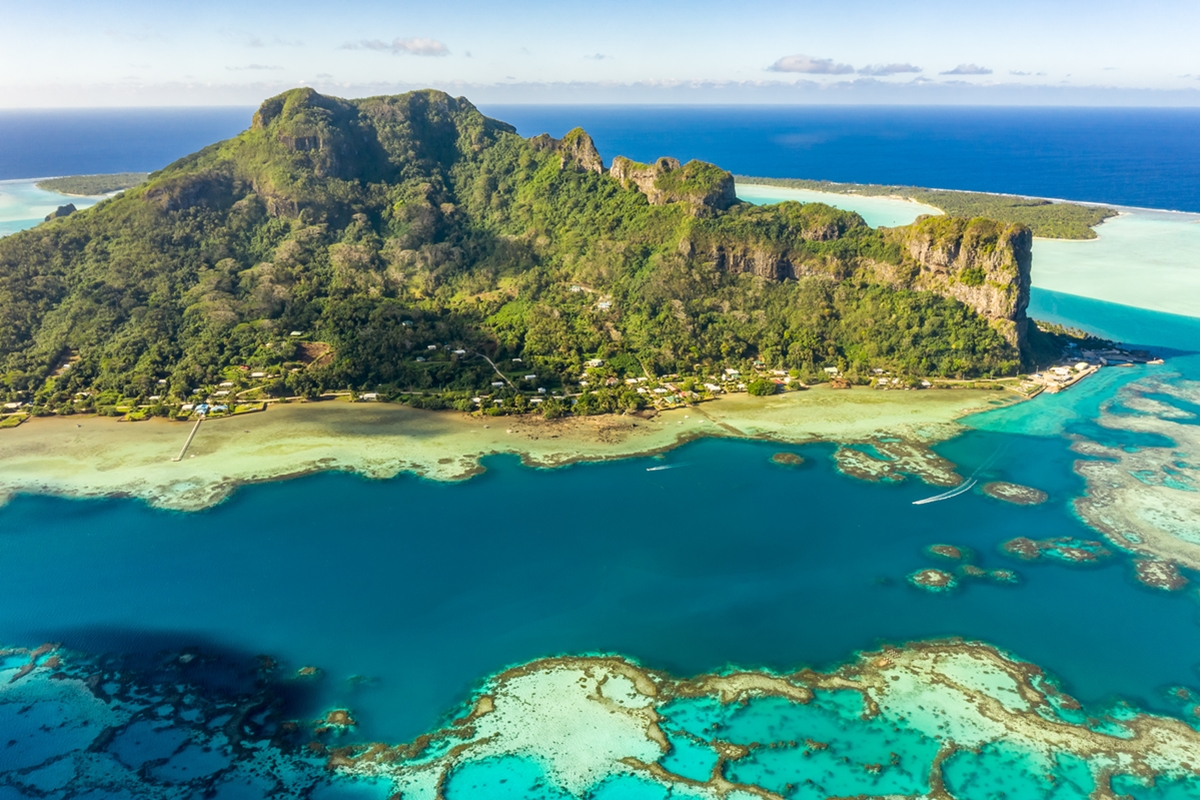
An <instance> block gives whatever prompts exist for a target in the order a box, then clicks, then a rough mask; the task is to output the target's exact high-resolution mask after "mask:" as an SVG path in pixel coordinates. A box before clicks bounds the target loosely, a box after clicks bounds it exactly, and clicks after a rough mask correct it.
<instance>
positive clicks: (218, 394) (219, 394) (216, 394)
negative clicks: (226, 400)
mask: <svg viewBox="0 0 1200 800" xmlns="http://www.w3.org/2000/svg"><path fill="white" fill-rule="evenodd" d="M227 394H229V390H228V389H220V390H219V391H216V392H213V397H225V396H226V395H227Z"/></svg>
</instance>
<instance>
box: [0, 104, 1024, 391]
mask: <svg viewBox="0 0 1200 800" xmlns="http://www.w3.org/2000/svg"><path fill="white" fill-rule="evenodd" d="M1027 230H1028V229H1025V228H1023V227H1022V226H1019V225H1018V226H1012V225H1009V226H1004V225H999V224H996V223H989V222H987V221H984V220H973V221H965V220H963V221H958V222H954V223H952V224H949V226H948V227H947V223H944V222H936V221H930V220H921V221H919V222H918V223H916V224H915V225H914V226H910V227H909V228H904V229H893V230H873V229H871V228H869V227H867V226H866V224H865V223H864V222H863V221H862V218H861V217H859V216H858V215H857V214H853V213H851V212H845V211H839V210H837V209H833V208H831V207H829V206H824V205H821V204H799V203H781V204H779V205H778V206H771V207H754V206H748V205H746V204H743V203H740V202H739V201H737V200H736V197H734V195H733V183H732V176H731V175H730V174H729V173H728V172H726V171H724V170H721V169H720V168H719V167H715V166H713V165H711V164H705V163H704V162H698V161H692V162H688V164H683V165H680V164H679V163H678V162H677V161H674V160H673V159H669V158H664V159H659V160H658V161H657V162H655V164H653V165H639V164H636V162H632V161H629V160H628V159H624V158H623V157H620V156H617V157H615V158H614V159H613V166H612V167H610V168H609V169H605V167H604V163H603V160H602V159H601V157H600V154H599V153H598V152H597V150H596V148H595V145H594V143H593V142H592V140H591V138H590V137H589V136H588V135H587V134H586V132H584V131H582V130H579V129H576V130H573V131H571V132H569V133H568V134H567V135H566V136H564V137H563V138H562V139H561V140H559V139H553V138H552V137H549V136H548V135H542V136H539V137H533V138H532V139H525V138H522V137H520V136H518V135H517V134H516V132H515V130H514V129H513V128H512V126H510V125H507V124H506V123H503V122H500V121H498V120H492V119H489V118H487V117H485V116H484V115H482V114H481V113H479V111H478V110H477V109H476V108H475V107H474V106H473V105H472V104H471V103H470V102H469V101H467V100H466V99H465V98H453V97H450V96H449V95H446V94H444V93H441V92H437V91H432V90H425V91H420V92H410V93H408V94H405V95H397V96H389V97H375V98H365V99H362V100H343V99H340V98H332V97H326V96H324V95H320V94H318V93H316V92H314V91H313V90H311V89H298V90H292V91H290V92H286V93H284V94H282V95H279V96H277V97H274V98H270V99H268V100H267V101H265V102H264V103H263V105H262V106H261V107H260V108H259V110H258V111H257V112H256V113H255V115H254V117H253V119H252V121H251V125H250V127H249V128H248V129H247V130H246V131H244V132H243V133H242V134H239V135H238V136H236V137H234V138H232V139H229V140H226V141H224V142H219V143H216V144H213V145H210V146H208V147H206V148H203V149H202V150H200V151H198V152H196V153H194V154H192V155H189V156H187V157H185V158H183V159H180V160H178V161H176V162H174V163H173V164H171V165H168V166H167V167H165V168H164V169H162V170H159V171H158V172H155V173H153V174H152V175H151V176H150V179H149V180H148V181H147V182H146V183H145V184H143V185H141V186H138V187H136V188H133V189H130V190H127V191H126V192H125V193H124V194H123V195H121V196H119V197H117V198H114V199H112V200H108V201H105V202H104V203H101V204H99V205H98V206H96V207H94V208H92V209H89V210H87V211H84V212H79V213H77V214H74V215H71V216H70V217H67V218H64V219H62V220H57V221H54V222H51V223H47V224H44V225H41V226H39V227H37V228H35V229H33V230H30V231H26V232H23V233H21V234H16V235H14V236H12V237H8V238H6V239H4V240H2V241H0V300H3V301H4V302H3V311H2V312H0V363H2V364H3V367H4V371H3V380H2V382H0V391H3V392H4V393H5V394H6V395H7V396H10V397H16V396H29V395H32V396H33V397H34V398H35V399H36V400H37V402H38V403H40V404H42V405H43V406H45V407H48V408H58V409H60V410H63V411H67V410H70V409H73V408H78V407H79V405H80V403H79V401H77V400H74V399H72V398H73V397H75V396H77V395H78V394H79V393H89V394H96V393H108V394H110V395H112V394H113V393H116V394H118V395H120V396H121V397H125V398H140V399H146V398H149V397H151V396H157V397H159V398H160V399H162V398H173V399H174V400H177V401H179V400H183V399H185V398H188V397H193V396H196V395H198V394H202V393H203V391H204V390H206V388H211V386H212V385H213V384H214V383H216V382H217V381H218V380H219V379H221V378H222V377H223V375H224V374H225V371H226V370H228V369H229V368H231V367H235V366H249V367H253V366H261V367H264V368H270V369H271V370H272V371H275V372H277V373H278V374H279V375H280V376H281V377H280V378H279V380H278V382H277V383H278V385H273V386H268V387H264V391H265V392H267V393H271V392H287V393H295V394H308V393H313V392H319V391H321V390H325V389H329V388H346V387H352V388H356V389H367V388H372V389H375V388H383V389H384V390H385V392H386V393H388V394H392V395H395V394H403V393H405V392H413V391H422V392H429V393H438V394H441V395H444V396H445V398H446V400H447V401H449V402H453V403H454V404H456V405H461V403H460V402H459V401H460V400H462V399H464V397H465V396H466V395H469V394H471V393H474V392H475V391H478V390H479V389H480V388H481V387H486V386H488V385H489V384H490V383H491V379H492V378H494V377H495V374H494V371H493V370H491V369H490V368H489V367H487V365H486V364H482V363H480V362H479V361H474V362H472V361H471V360H470V359H467V358H457V359H456V358H448V357H443V353H444V352H452V351H453V350H460V351H463V352H464V353H468V352H469V353H475V352H479V353H485V354H487V355H489V356H490V357H492V358H510V359H513V358H519V359H521V363H528V364H530V365H531V366H530V367H529V369H531V370H534V373H536V375H537V377H538V382H539V383H544V384H547V385H549V386H550V387H551V388H552V389H554V390H558V391H560V392H563V393H574V392H576V391H578V389H579V386H578V383H577V381H578V375H579V373H580V372H581V370H583V369H585V366H584V365H585V364H586V363H587V362H591V361H595V360H600V361H602V362H605V367H604V369H603V370H602V372H604V373H605V374H602V375H600V376H599V377H600V378H601V379H602V384H601V386H602V387H605V388H601V389H600V390H599V391H594V390H592V389H587V388H585V389H584V390H583V392H584V394H587V395H597V396H599V397H600V398H601V401H598V402H599V406H600V408H601V410H616V409H618V408H631V407H637V406H638V405H641V404H644V403H645V399H644V398H641V397H639V396H638V395H636V394H635V393H633V391H632V389H627V388H624V384H623V383H622V382H621V381H622V379H623V378H624V377H625V375H626V374H627V373H629V374H633V373H637V374H641V373H643V372H653V373H656V374H667V373H679V374H693V375H696V376H701V375H704V374H707V373H709V372H711V371H712V370H715V369H718V368H722V367H725V366H735V365H743V366H748V365H750V364H751V363H752V362H761V363H763V364H768V365H769V366H771V367H777V368H780V369H784V370H791V371H792V372H795V373H797V375H798V376H800V377H809V376H814V377H815V376H817V375H819V374H820V372H821V369H822V367H823V366H827V365H835V366H837V367H838V368H839V369H841V370H843V371H845V372H848V373H851V374H857V373H864V374H865V373H866V371H867V370H868V369H869V368H871V367H875V368H880V367H884V368H887V369H888V370H892V371H896V372H899V373H902V374H907V375H925V374H927V375H948V376H958V377H970V376H980V375H998V374H1011V373H1012V372H1013V371H1015V370H1016V369H1017V368H1018V366H1019V362H1020V357H1021V352H1020V351H1021V349H1022V348H1023V347H1025V346H1026V342H1025V336H1026V334H1025V329H1026V327H1027V324H1026V321H1025V317H1024V306H1025V302H1027V298H1028V273H1029V257H1028V246H1027V244H1026V242H1027V237H1026V235H1025V234H1026V233H1027ZM1022 231H1024V232H1025V233H1023V232H1022ZM919 242H924V243H925V244H924V245H920V246H917V244H914V243H919ZM964 242H965V243H966V245H965V246H964ZM951 251H953V255H952V256H951V255H950V253H951ZM772 265H773V266H772ZM580 285H586V286H588V287H592V288H593V289H594V290H595V293H596V295H597V296H603V297H606V298H609V299H608V300H598V299H596V298H595V297H593V294H592V293H591V292H573V291H571V289H572V288H573V287H577V286H580ZM1022 287H1024V288H1022ZM968 290H969V291H968ZM960 301H962V302H960ZM881 323H885V324H881ZM293 332H297V333H300V334H301V336H300V337H292V335H291V334H292V333H293ZM294 338H300V339H303V340H305V341H320V342H322V343H324V344H325V345H326V346H327V348H328V349H327V350H325V351H323V352H325V353H326V354H327V355H326V357H323V358H322V359H320V360H319V361H320V363H314V362H313V360H306V357H305V356H304V353H302V352H300V350H299V349H298V348H299V344H300V343H299V342H296V341H291V340H292V339H294ZM452 345H453V347H451V346H452ZM431 346H433V347H435V348H438V349H437V351H436V353H437V355H436V356H423V357H418V356H417V355H416V354H417V353H419V352H421V351H422V350H429V348H430V347H431ZM447 348H450V350H447ZM430 352H433V351H430ZM635 365H636V366H635ZM614 381H615V383H614ZM568 390H570V392H568ZM454 398H457V399H454ZM503 402H508V401H507V400H505V401H503ZM513 404H514V406H519V405H520V402H519V398H513ZM505 407H508V406H505Z"/></svg>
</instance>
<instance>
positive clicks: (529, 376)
mask: <svg viewBox="0 0 1200 800" xmlns="http://www.w3.org/2000/svg"><path fill="white" fill-rule="evenodd" d="M525 380H527V381H536V380H537V375H526V376H525Z"/></svg>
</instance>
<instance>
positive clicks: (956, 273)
mask: <svg viewBox="0 0 1200 800" xmlns="http://www.w3.org/2000/svg"><path fill="white" fill-rule="evenodd" d="M614 166H615V165H614ZM772 208H773V210H771V211H770V212H768V211H766V210H765V209H762V208H755V207H752V206H739V207H737V208H735V209H733V210H732V211H731V212H729V213H728V214H727V215H723V216H721V217H720V218H717V219H709V220H697V221H696V223H695V224H694V225H693V226H692V230H691V231H690V233H689V235H688V236H686V237H685V238H684V240H683V241H681V242H680V248H679V249H680V252H681V253H682V254H683V255H685V256H689V257H690V256H693V255H699V256H701V257H703V258H706V259H707V260H709V261H710V262H711V263H713V264H715V266H717V267H718V268H719V269H721V270H724V271H726V272H733V273H751V274H753V275H757V276H758V277H760V278H764V279H767V280H774V281H779V280H787V279H789V278H790V279H797V278H804V277H808V276H814V275H819V276H824V277H827V278H831V279H834V280H844V279H846V278H850V277H855V278H857V279H863V280H867V281H869V282H872V283H881V284H885V285H889V286H892V287H894V288H897V289H912V290H916V291H927V292H934V293H936V294H939V295H942V296H943V297H949V298H952V299H954V300H958V301H959V302H961V303H962V304H963V305H966V306H967V307H969V308H971V309H973V310H974V311H975V312H976V313H978V314H979V315H980V316H982V317H984V318H985V319H987V320H988V322H989V323H990V324H991V325H992V327H993V328H995V329H996V330H997V332H999V333H1000V334H1001V335H1002V336H1003V337H1004V338H1005V340H1006V341H1008V343H1009V344H1011V345H1013V346H1014V347H1017V348H1018V349H1023V348H1024V343H1025V333H1026V327H1027V324H1028V320H1027V319H1026V316H1025V309H1026V306H1028V304H1029V273H1030V266H1031V262H1032V246H1033V235H1032V233H1031V232H1030V230H1029V229H1028V228H1026V227H1025V226H1024V225H1019V224H1010V225H1006V224H1003V223H997V222H993V221H991V220H986V219H962V218H952V217H941V216H939V217H927V218H925V219H921V220H918V221H917V222H915V223H914V224H912V225H910V226H908V227H905V228H896V229H893V230H890V231H886V232H884V233H883V236H882V237H880V238H881V239H882V241H881V242H880V244H882V245H884V246H882V247H879V248H877V249H876V250H874V251H873V252H870V253H863V252H862V251H861V250H860V251H859V252H860V253H861V255H860V256H859V258H858V259H856V260H855V259H847V258H844V257H842V256H841V255H840V254H841V253H844V252H848V251H850V250H852V249H854V247H853V242H855V241H856V240H861V239H863V238H864V237H867V238H869V237H873V236H875V237H877V236H878V233H877V232H874V231H872V230H871V229H870V228H869V227H867V225H866V223H865V222H864V221H863V219H862V218H861V217H860V216H858V215H857V214H853V213H851V212H846V211H839V210H837V209H834V208H830V207H829V206H825V205H821V204H817V203H806V204H799V203H780V204H778V205H776V206H774V207H772Z"/></svg>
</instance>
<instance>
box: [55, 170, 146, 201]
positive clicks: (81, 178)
mask: <svg viewBox="0 0 1200 800" xmlns="http://www.w3.org/2000/svg"><path fill="white" fill-rule="evenodd" d="M149 177H150V173H148V172H112V173H106V174H103V175H67V176H64V177H61V178H45V179H43V180H40V181H38V182H37V183H36V184H35V185H36V186H37V188H39V189H44V190H45V191H47V192H58V193H59V194H70V195H77V196H79V197H98V196H100V195H102V194H112V193H114V192H120V191H124V190H125V189H132V188H133V187H135V186H140V185H141V184H143V183H145V182H146V179H147V178H149Z"/></svg>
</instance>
